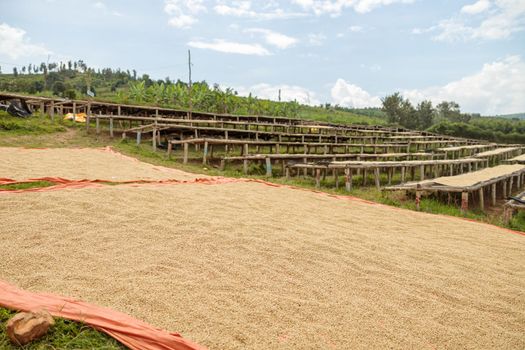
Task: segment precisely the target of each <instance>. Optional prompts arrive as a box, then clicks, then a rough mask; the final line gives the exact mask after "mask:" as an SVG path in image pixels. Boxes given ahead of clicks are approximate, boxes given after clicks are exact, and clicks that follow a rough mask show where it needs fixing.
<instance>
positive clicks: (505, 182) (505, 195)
mask: <svg viewBox="0 0 525 350" xmlns="http://www.w3.org/2000/svg"><path fill="white" fill-rule="evenodd" d="M502 185H503V199H506V198H507V180H504V181H503V182H502Z"/></svg>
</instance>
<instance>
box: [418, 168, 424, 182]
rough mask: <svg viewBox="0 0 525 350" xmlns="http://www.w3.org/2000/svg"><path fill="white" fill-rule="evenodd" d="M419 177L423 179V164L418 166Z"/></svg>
mask: <svg viewBox="0 0 525 350" xmlns="http://www.w3.org/2000/svg"><path fill="white" fill-rule="evenodd" d="M419 177H420V180H421V181H423V180H425V166H424V165H420V166H419Z"/></svg>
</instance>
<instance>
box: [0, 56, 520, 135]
mask: <svg viewBox="0 0 525 350" xmlns="http://www.w3.org/2000/svg"><path fill="white" fill-rule="evenodd" d="M0 72H1V71H0ZM0 90H3V91H11V92H19V93H28V94H37V95H42V96H59V97H64V98H69V99H75V98H78V99H86V98H91V97H90V96H88V92H89V93H92V94H94V95H95V97H94V98H95V99H97V100H102V101H111V102H119V103H137V104H146V105H156V106H162V107H171V108H179V109H189V108H192V109H193V110H195V111H202V112H213V113H229V114H252V115H253V114H254V115H275V116H286V117H298V118H304V119H310V120H319V121H324V122H331V123H341V124H365V125H367V124H368V125H391V126H403V127H406V128H408V129H419V130H428V131H431V132H435V133H440V134H446V135H451V136H458V137H468V138H477V139H484V140H489V141H494V142H504V143H525V120H522V119H520V118H521V117H522V115H521V114H515V115H508V116H505V117H506V118H500V117H491V118H488V117H481V116H480V115H479V114H465V113H462V112H461V110H460V106H459V105H458V104H457V103H455V102H453V101H443V102H441V103H440V104H438V105H437V106H433V105H432V102H430V101H422V102H420V103H419V104H418V105H416V106H413V105H412V103H411V102H410V101H409V100H408V99H405V98H404V97H403V96H402V95H401V94H400V93H394V94H392V95H389V96H386V97H385V98H383V99H382V102H383V106H382V108H360V109H357V108H346V107H342V106H338V105H331V104H328V103H327V104H324V105H320V106H307V105H301V104H299V103H298V102H297V101H290V102H278V101H271V100H266V99H260V98H257V97H254V96H252V95H251V94H250V95H249V96H246V97H245V96H239V95H238V93H237V91H235V90H234V89H231V88H221V87H220V86H219V85H217V84H214V85H210V84H208V83H207V82H206V81H200V82H195V83H193V84H192V85H191V89H190V87H189V84H188V83H186V82H183V81H181V80H180V79H178V80H176V81H175V80H172V79H170V78H169V77H166V78H165V79H163V80H154V79H152V78H151V77H150V76H149V75H147V74H143V75H142V76H140V77H139V76H137V72H136V71H135V70H132V71H129V70H126V71H123V70H120V69H111V68H104V69H97V70H95V69H94V68H90V67H88V66H87V65H86V64H85V63H84V62H83V61H81V60H80V61H75V62H73V61H68V62H66V63H63V62H60V63H49V64H46V63H41V64H39V65H34V64H29V65H28V66H27V67H25V66H24V67H22V68H21V69H20V70H18V69H17V68H14V69H13V72H12V74H0Z"/></svg>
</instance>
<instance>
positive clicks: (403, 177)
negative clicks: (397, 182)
mask: <svg viewBox="0 0 525 350" xmlns="http://www.w3.org/2000/svg"><path fill="white" fill-rule="evenodd" d="M404 182H405V167H404V166H402V167H401V183H404Z"/></svg>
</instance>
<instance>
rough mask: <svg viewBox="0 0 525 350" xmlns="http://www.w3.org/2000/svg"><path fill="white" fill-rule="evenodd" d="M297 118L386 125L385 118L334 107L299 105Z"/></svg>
mask: <svg viewBox="0 0 525 350" xmlns="http://www.w3.org/2000/svg"><path fill="white" fill-rule="evenodd" d="M298 117H299V118H301V119H308V120H317V121H321V122H327V123H337V124H347V125H348V124H361V125H386V124H387V120H386V119H385V118H379V117H373V116H367V115H362V114H356V113H351V112H347V111H340V110H334V109H325V108H320V107H310V106H308V107H306V106H301V109H300V110H299V115H298Z"/></svg>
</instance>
